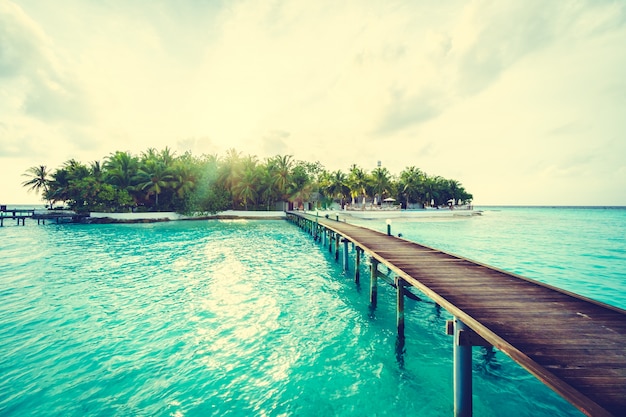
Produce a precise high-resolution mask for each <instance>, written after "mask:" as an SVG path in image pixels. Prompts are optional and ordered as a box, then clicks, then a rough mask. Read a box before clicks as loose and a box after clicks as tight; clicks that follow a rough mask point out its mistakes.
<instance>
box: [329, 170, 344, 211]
mask: <svg viewBox="0 0 626 417" xmlns="http://www.w3.org/2000/svg"><path fill="white" fill-rule="evenodd" d="M328 181H329V182H328V184H327V185H326V192H327V193H328V195H329V196H331V197H332V198H337V199H340V200H341V208H343V204H344V198H345V197H346V196H347V195H349V194H350V188H348V186H347V185H346V182H347V179H346V174H344V173H343V172H341V170H337V171H335V172H333V173H331V174H330V176H329V178H328Z"/></svg>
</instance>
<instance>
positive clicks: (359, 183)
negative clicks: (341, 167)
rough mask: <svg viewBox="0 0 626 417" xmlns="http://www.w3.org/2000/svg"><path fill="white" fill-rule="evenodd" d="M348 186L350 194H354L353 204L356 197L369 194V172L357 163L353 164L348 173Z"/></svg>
mask: <svg viewBox="0 0 626 417" xmlns="http://www.w3.org/2000/svg"><path fill="white" fill-rule="evenodd" d="M348 187H349V188H350V195H351V196H352V204H354V198H355V197H357V196H363V198H365V197H366V196H367V191H366V187H367V174H366V172H365V171H364V170H363V169H362V168H360V167H359V166H357V165H356V164H353V165H352V166H351V167H350V173H349V174H348ZM363 208H365V207H363Z"/></svg>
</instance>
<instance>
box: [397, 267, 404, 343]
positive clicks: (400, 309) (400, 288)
mask: <svg viewBox="0 0 626 417" xmlns="http://www.w3.org/2000/svg"><path fill="white" fill-rule="evenodd" d="M395 284H396V300H397V302H396V327H397V328H398V337H399V338H401V339H404V280H403V279H402V278H400V277H396V278H395Z"/></svg>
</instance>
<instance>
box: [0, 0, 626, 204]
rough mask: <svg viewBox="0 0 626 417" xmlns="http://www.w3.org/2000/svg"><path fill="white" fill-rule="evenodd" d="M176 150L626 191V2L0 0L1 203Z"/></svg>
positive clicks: (468, 183) (516, 195) (546, 187)
mask: <svg viewBox="0 0 626 417" xmlns="http://www.w3.org/2000/svg"><path fill="white" fill-rule="evenodd" d="M165 146H169V147H170V148H172V149H173V150H175V151H177V152H179V153H180V152H184V151H186V150H191V151H192V152H194V154H198V155H200V154H202V153H217V154H219V155H223V154H224V152H225V151H226V150H227V149H229V148H235V149H237V150H239V151H241V152H243V153H245V154H253V155H257V156H258V157H259V158H260V159H263V158H265V157H267V156H272V155H276V154H291V155H293V156H294V157H295V158H296V159H303V160H308V161H316V160H319V161H320V162H321V163H322V164H323V165H324V166H325V167H326V168H327V169H329V170H335V169H342V170H344V171H347V170H348V168H349V166H350V165H351V164H353V163H356V164H358V165H360V166H361V167H363V168H365V169H367V170H371V169H373V168H375V167H376V164H377V161H381V162H382V165H383V166H385V167H387V168H388V169H389V170H390V171H391V172H392V173H395V174H398V173H399V172H400V171H401V170H402V169H403V168H405V167H407V166H411V165H413V166H416V167H419V168H421V169H422V170H424V171H426V172H427V173H429V174H431V175H441V176H443V177H446V178H453V179H456V180H458V181H460V182H461V183H462V184H463V185H464V186H465V188H466V189H467V190H468V191H469V192H471V193H473V194H474V197H475V203H476V204H479V205H480V204H562V205H626V2H624V1H623V0H615V1H610V0H607V1H603V0H576V1H568V0H559V1H545V0H538V1H533V0H524V1H488V0H467V1H460V0H442V1H431V0H412V1H408V0H407V1H393V0H392V1H368V0H357V1H336V0H329V1H326V0H316V1H305V0H302V1H299V0H293V1H263V0H259V1H248V0H241V1H165V0H162V1H160V0H143V1H142V0H136V1H124V0H98V1H96V0H94V1H88V0H76V1H73V0H56V1H47V0H12V1H9V0H0V203H2V204H7V203H31V202H33V203H34V202H38V201H39V199H38V197H37V196H36V195H34V194H27V193H26V190H25V189H23V187H21V182H22V181H24V179H25V178H24V177H22V176H21V175H22V173H24V171H25V170H26V169H27V168H28V167H31V166H34V165H40V164H44V165H47V166H48V167H49V168H57V167H59V166H60V165H61V164H62V163H63V162H64V161H66V160H68V159H70V158H75V159H78V160H80V161H83V162H90V161H93V160H102V159H103V158H104V157H106V156H107V155H108V154H110V153H111V152H114V151H116V150H126V151H130V152H133V153H137V154H138V153H140V152H141V151H144V150H146V149H147V148H149V147H154V148H157V149H162V148H163V147H165Z"/></svg>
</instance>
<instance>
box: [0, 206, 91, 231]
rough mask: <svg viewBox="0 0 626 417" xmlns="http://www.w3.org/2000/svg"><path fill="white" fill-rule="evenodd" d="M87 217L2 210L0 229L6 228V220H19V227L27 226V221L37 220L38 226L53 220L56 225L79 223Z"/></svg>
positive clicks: (26, 210)
mask: <svg viewBox="0 0 626 417" xmlns="http://www.w3.org/2000/svg"><path fill="white" fill-rule="evenodd" d="M83 217H86V215H80V214H76V213H74V212H73V211H63V210H60V211H55V210H49V211H47V212H39V213H38V212H37V210H35V209H9V210H7V209H6V208H5V209H4V210H0V227H3V226H4V221H5V220H17V225H18V226H20V225H22V226H25V225H26V219H33V220H37V224H46V220H53V221H55V222H56V223H60V222H62V221H72V222H74V221H78V220H80V219H81V218H83Z"/></svg>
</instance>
